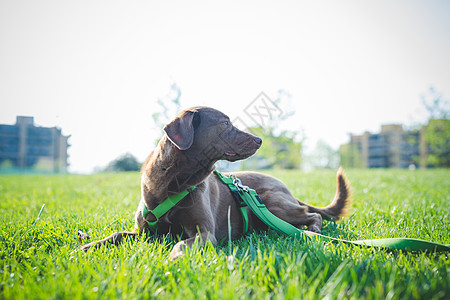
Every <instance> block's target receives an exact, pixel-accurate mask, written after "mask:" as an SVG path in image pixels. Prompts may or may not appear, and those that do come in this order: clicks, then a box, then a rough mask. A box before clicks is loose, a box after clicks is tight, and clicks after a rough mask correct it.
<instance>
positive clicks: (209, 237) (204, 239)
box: [170, 232, 217, 261]
mask: <svg viewBox="0 0 450 300" xmlns="http://www.w3.org/2000/svg"><path fill="white" fill-rule="evenodd" d="M198 239H200V240H199V242H200V243H201V245H203V246H204V245H205V244H206V243H208V242H210V243H212V244H213V245H216V244H217V240H216V237H215V236H214V234H213V233H211V232H200V233H197V234H196V235H195V236H193V237H191V238H188V239H186V240H182V241H180V242H178V243H176V244H175V246H174V247H173V249H172V252H170V260H172V261H173V260H176V259H177V258H179V257H181V256H183V255H184V254H185V253H186V248H187V247H189V248H192V246H193V245H194V243H195V242H196V241H197V240H198Z"/></svg>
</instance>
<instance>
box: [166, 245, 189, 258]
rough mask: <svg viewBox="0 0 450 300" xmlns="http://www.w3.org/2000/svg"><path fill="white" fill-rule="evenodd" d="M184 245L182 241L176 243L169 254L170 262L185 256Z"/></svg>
mask: <svg viewBox="0 0 450 300" xmlns="http://www.w3.org/2000/svg"><path fill="white" fill-rule="evenodd" d="M185 249H186V244H185V243H184V241H181V242H178V243H177V244H176V245H175V246H174V247H173V249H172V252H170V256H169V257H170V260H171V261H174V260H177V259H178V258H180V257H182V256H183V255H184V254H185Z"/></svg>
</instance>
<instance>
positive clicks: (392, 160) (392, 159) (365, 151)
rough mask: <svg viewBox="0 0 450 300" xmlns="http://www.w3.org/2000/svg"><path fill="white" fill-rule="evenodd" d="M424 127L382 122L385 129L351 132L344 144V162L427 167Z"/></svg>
mask: <svg viewBox="0 0 450 300" xmlns="http://www.w3.org/2000/svg"><path fill="white" fill-rule="evenodd" d="M422 135H423V134H421V131H419V130H418V131H408V130H404V129H403V126H402V125H397V124H390V125H382V126H381V132H379V133H369V132H365V133H364V134H362V135H352V134H351V135H350V142H349V143H348V144H345V145H342V146H341V148H340V153H341V164H343V165H344V166H345V165H347V167H362V168H409V167H419V166H420V167H424V165H423V164H424V156H425V155H426V147H424V140H423V137H422Z"/></svg>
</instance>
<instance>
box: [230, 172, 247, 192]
mask: <svg viewBox="0 0 450 300" xmlns="http://www.w3.org/2000/svg"><path fill="white" fill-rule="evenodd" d="M230 177H231V178H232V179H233V184H234V186H235V187H236V188H237V189H238V190H243V191H245V192H248V189H249V187H248V186H246V185H243V184H242V181H241V180H240V179H239V178H237V177H236V175H234V174H231V175H230Z"/></svg>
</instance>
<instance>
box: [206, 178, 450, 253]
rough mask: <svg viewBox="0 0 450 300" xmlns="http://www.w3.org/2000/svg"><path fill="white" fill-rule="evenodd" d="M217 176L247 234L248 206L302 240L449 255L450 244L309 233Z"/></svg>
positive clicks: (236, 184)
mask: <svg viewBox="0 0 450 300" xmlns="http://www.w3.org/2000/svg"><path fill="white" fill-rule="evenodd" d="M214 173H215V174H216V176H217V177H218V178H219V179H220V181H222V182H223V183H224V184H226V185H227V186H228V188H229V189H230V191H231V193H232V194H233V196H234V198H235V199H236V201H237V202H238V204H239V206H240V211H241V213H242V217H243V220H244V233H246V232H247V231H248V215H247V208H246V206H248V207H249V208H250V209H251V211H252V212H253V213H254V214H255V215H256V216H257V217H258V218H259V219H260V220H261V221H263V222H264V223H265V224H266V225H267V226H269V227H270V228H273V229H275V230H276V231H278V232H281V233H284V234H287V235H290V236H295V237H299V238H302V239H311V238H312V237H316V238H318V239H320V240H324V241H330V242H334V243H344V244H352V245H358V246H365V247H375V248H383V249H390V250H403V251H414V252H450V245H443V244H439V243H433V242H429V241H424V240H419V239H411V238H387V239H373V240H357V241H347V240H343V239H337V238H333V237H329V236H326V235H322V234H319V233H315V232H311V231H307V230H301V229H299V228H297V227H295V226H293V225H291V224H289V223H287V222H285V221H283V220H281V219H280V218H278V217H276V216H275V215H274V214H272V213H271V212H270V211H269V210H268V209H267V207H266V206H265V205H264V203H263V202H262V201H261V199H260V198H259V196H258V194H257V193H256V192H255V190H253V189H251V188H249V187H248V186H244V185H242V182H241V181H240V179H239V178H237V177H236V176H234V175H230V177H228V176H225V175H223V174H221V173H220V172H218V171H217V170H216V171H214Z"/></svg>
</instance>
